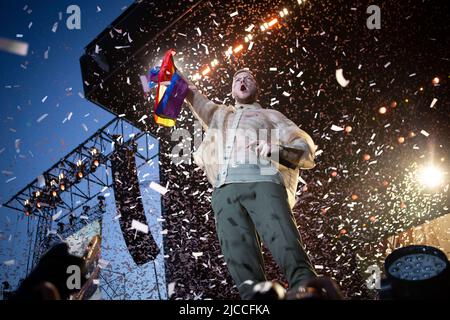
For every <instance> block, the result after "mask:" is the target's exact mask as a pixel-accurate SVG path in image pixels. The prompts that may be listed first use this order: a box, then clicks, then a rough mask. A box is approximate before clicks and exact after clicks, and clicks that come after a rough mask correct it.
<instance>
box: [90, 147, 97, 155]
mask: <svg viewBox="0 0 450 320" xmlns="http://www.w3.org/2000/svg"><path fill="white" fill-rule="evenodd" d="M91 154H92V155H93V156H95V155H96V154H98V150H97V149H96V148H92V149H91Z"/></svg>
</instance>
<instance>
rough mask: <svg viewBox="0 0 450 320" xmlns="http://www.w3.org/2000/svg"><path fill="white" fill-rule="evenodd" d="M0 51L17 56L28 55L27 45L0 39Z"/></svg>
mask: <svg viewBox="0 0 450 320" xmlns="http://www.w3.org/2000/svg"><path fill="white" fill-rule="evenodd" d="M0 50H1V51H5V52H9V53H13V54H17V55H19V56H26V55H27V54H28V43H26V42H22V41H17V40H9V39H5V38H0Z"/></svg>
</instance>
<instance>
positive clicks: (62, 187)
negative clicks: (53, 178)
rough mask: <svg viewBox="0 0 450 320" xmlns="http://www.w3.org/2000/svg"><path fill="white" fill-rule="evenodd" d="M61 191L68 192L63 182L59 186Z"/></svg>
mask: <svg viewBox="0 0 450 320" xmlns="http://www.w3.org/2000/svg"><path fill="white" fill-rule="evenodd" d="M59 190H61V191H64V190H66V185H65V184H64V183H63V182H61V183H60V184H59Z"/></svg>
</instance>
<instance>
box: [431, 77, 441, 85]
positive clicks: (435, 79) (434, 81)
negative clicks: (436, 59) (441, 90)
mask: <svg viewBox="0 0 450 320" xmlns="http://www.w3.org/2000/svg"><path fill="white" fill-rule="evenodd" d="M431 82H432V83H433V84H434V85H438V84H439V82H440V80H439V78H438V77H434V78H433V80H432V81H431Z"/></svg>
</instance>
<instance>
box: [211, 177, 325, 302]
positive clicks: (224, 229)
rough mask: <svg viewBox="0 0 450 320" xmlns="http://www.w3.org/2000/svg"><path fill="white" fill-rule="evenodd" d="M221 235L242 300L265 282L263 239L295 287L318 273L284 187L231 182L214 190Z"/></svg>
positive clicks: (223, 249) (213, 201)
mask: <svg viewBox="0 0 450 320" xmlns="http://www.w3.org/2000/svg"><path fill="white" fill-rule="evenodd" d="M211 202H212V207H213V210H214V213H215V219H216V229H217V236H218V238H219V242H220V246H221V249H222V254H223V255H224V258H225V261H226V263H227V267H228V270H229V272H230V274H231V276H232V278H233V280H234V282H235V284H236V286H237V288H238V290H239V294H240V296H241V298H242V299H250V298H251V296H252V290H253V286H254V285H255V284H257V283H258V282H262V281H266V275H265V272H264V261H263V256H262V252H261V241H260V237H261V238H262V241H263V243H264V244H265V245H266V246H267V247H268V249H269V250H270V252H271V253H272V255H273V257H274V258H275V261H276V262H277V264H278V265H279V266H280V268H281V269H282V271H283V272H284V275H285V277H286V278H287V280H288V282H289V285H290V289H294V290H296V289H297V288H298V287H299V286H301V285H303V284H304V283H305V282H306V281H307V280H308V279H310V278H312V277H315V276H316V273H315V271H314V268H313V266H312V264H311V262H310V260H309V258H308V256H307V254H306V252H305V251H304V249H303V245H302V241H301V238H300V234H299V232H298V230H297V227H296V223H295V220H294V217H293V215H292V211H291V209H290V207H289V204H288V199H287V193H286V189H285V188H284V186H282V185H280V184H277V183H272V182H254V183H230V184H226V185H224V186H222V187H220V188H217V189H215V190H214V192H213V195H212V200H211Z"/></svg>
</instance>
